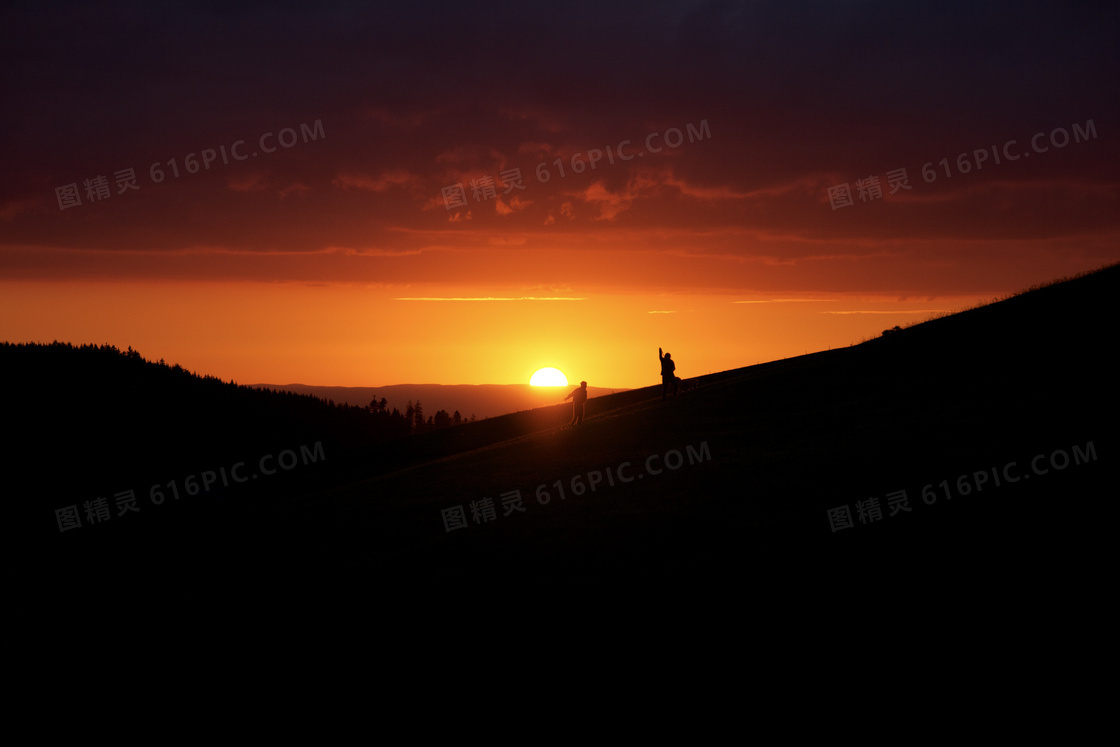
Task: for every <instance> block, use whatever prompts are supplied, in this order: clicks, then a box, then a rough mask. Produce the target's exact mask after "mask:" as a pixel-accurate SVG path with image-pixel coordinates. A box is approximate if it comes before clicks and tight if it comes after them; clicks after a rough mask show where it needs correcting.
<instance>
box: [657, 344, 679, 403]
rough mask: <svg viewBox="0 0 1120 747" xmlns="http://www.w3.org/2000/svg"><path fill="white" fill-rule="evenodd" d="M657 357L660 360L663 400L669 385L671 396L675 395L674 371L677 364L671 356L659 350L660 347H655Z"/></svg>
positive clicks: (675, 381)
mask: <svg viewBox="0 0 1120 747" xmlns="http://www.w3.org/2000/svg"><path fill="white" fill-rule="evenodd" d="M657 357H658V358H659V359H660V360H661V400H662V401H664V400H665V397H666V396H667V395H668V393H669V387H672V388H673V396H674V397H675V396H677V376H676V374H675V373H674V372H675V371H676V370H677V364H676V363H674V362H673V356H672V355H671V354H670V353H663V352H661V348H658V349H657Z"/></svg>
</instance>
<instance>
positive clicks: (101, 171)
mask: <svg viewBox="0 0 1120 747" xmlns="http://www.w3.org/2000/svg"><path fill="white" fill-rule="evenodd" d="M0 37H2V47H0V59H2V63H3V64H2V65H0V92H2V94H3V102H4V106H3V108H2V113H0V128H2V132H3V138H2V139H0V163H2V164H3V166H4V178H3V179H2V180H0V339H3V340H6V341H9V342H51V341H53V340H59V341H64V342H72V343H74V344H83V343H94V344H111V345H116V346H117V347H119V348H121V349H125V348H127V347H132V348H133V349H135V350H137V351H139V352H140V353H141V355H143V356H144V357H145V358H147V359H149V360H161V359H163V360H165V361H166V362H167V363H169V364H172V363H178V364H180V365H182V366H183V367H185V368H188V369H190V370H192V371H195V372H197V373H199V374H206V375H211V376H217V377H219V378H221V379H223V380H227V381H236V382H238V383H241V384H255V383H270V384H287V383H303V384H312V385H324V386H386V385H391V384H404V383H417V384H419V383H442V384H506V383H527V382H528V381H529V378H530V376H531V375H532V373H533V372H534V371H536V370H537V369H538V368H541V367H544V366H554V367H556V368H559V369H561V370H562V371H564V372H565V373H566V374H567V376H568V378H569V380H572V381H576V382H578V381H579V380H581V379H584V380H587V381H588V382H589V384H590V385H592V386H603V387H616V388H620V387H637V386H646V385H650V384H656V383H658V382H659V378H658V377H659V372H660V366H659V364H658V362H657V359H656V357H655V356H656V350H657V348H658V347H662V348H664V349H665V350H666V351H669V352H670V353H672V355H673V358H674V359H675V360H676V361H677V372H678V374H679V375H681V376H684V377H689V376H693V375H699V374H705V373H709V372H714V371H721V370H727V369H731V368H737V367H740V366H745V365H751V364H754V363H759V362H764V361H768V360H775V359H780V358H785V357H789V356H794V355H801V354H803V353H807V352H814V351H817V350H825V349H829V348H836V347H843V346H847V345H850V344H853V343H859V342H861V341H863V340H866V339H870V338H872V337H875V336H878V335H879V334H880V333H881V332H882V330H884V329H887V328H890V327H893V326H896V325H899V326H906V325H908V324H911V323H915V322H920V321H923V320H925V319H928V318H931V317H933V316H936V315H939V314H944V313H948V312H952V311H957V310H961V309H964V308H968V307H970V306H974V305H976V304H979V303H983V302H987V301H991V300H993V299H995V298H1001V297H1005V296H1007V295H1009V294H1011V293H1014V292H1017V291H1021V290H1024V289H1026V288H1028V287H1030V286H1032V285H1036V284H1039V283H1044V282H1047V281H1050V280H1054V279H1057V278H1060V277H1066V276H1070V275H1074V274H1077V273H1081V272H1085V271H1089V270H1093V269H1097V268H1099V267H1102V266H1105V265H1108V264H1112V263H1115V262H1117V261H1120V242H1118V241H1117V239H1118V236H1120V189H1118V183H1120V177H1118V174H1117V170H1116V166H1117V165H1118V164H1120V145H1118V137H1117V132H1118V127H1120V96H1117V91H1120V74H1118V73H1120V6H1118V5H1117V4H1116V3H1114V2H1070V1H1069V0H1066V1H1065V2H1045V1H1043V2H1031V3H1029V4H1022V3H1005V2H999V3H996V2H974V1H973V2H936V3H934V2H897V1H896V2H880V1H877V0H871V1H867V2H843V1H837V0H828V1H824V0H821V1H817V2H789V1H781V0H779V1H769V0H765V1H758V2H703V1H700V0H696V1H680V2H656V1H654V2H647V1H643V2H638V1H636V0H635V1H634V2H609V3H598V2H590V1H589V2H552V3H547V4H538V3H524V2H486V3H472V2H465V1H461V2H456V3H442V2H441V3H429V2H415V3H399V2H395V3H381V2H368V3H366V2H329V1H326V2H319V3H317V4H315V5H314V7H312V4H309V3H302V2H301V3H282V2H281V3H258V2H234V3H224V2H197V3H179V2H161V3H144V2H107V3H96V4H89V3H50V2H34V3H31V2H14V3H11V2H10V3H6V4H5V5H4V6H3V9H2V10H0Z"/></svg>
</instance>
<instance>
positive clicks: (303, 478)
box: [52, 267, 1120, 593]
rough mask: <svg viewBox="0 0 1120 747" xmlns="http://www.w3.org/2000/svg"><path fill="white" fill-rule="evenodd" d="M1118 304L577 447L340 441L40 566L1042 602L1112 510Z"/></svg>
mask: <svg viewBox="0 0 1120 747" xmlns="http://www.w3.org/2000/svg"><path fill="white" fill-rule="evenodd" d="M1118 290H1120V268H1118V267H1112V268H1108V269H1106V270H1103V271H1101V272H1098V273H1094V274H1091V275H1088V276H1085V277H1080V278H1076V279H1074V280H1070V281H1067V282H1064V283H1059V284H1055V285H1053V286H1049V287H1045V288H1040V289H1036V290H1033V291H1031V292H1029V293H1025V294H1022V295H1019V296H1015V297H1012V298H1009V299H1007V300H1005V301H1002V302H999V303H996V304H992V305H989V306H985V307H981V308H977V309H973V310H971V311H968V312H965V313H962V314H958V315H954V316H951V317H946V318H943V319H938V320H934V321H931V322H927V323H924V324H920V325H917V326H914V327H912V328H909V329H905V330H901V331H897V332H893V333H891V334H889V335H886V336H884V337H882V338H879V339H875V340H871V341H869V342H866V343H864V344H861V345H857V346H853V347H850V348H845V349H840V350H833V351H829V352H822V353H817V354H813V355H808V356H802V357H799V358H793V359H789V360H784V361H776V362H773V363H768V364H764V365H759V366H751V367H748V368H743V369H738V370H735V371H728V372H723V373H720V374H713V375H710V376H706V377H701V378H700V380H699V386H698V387H697V388H696V389H695V390H694V391H692V392H690V393H689V394H687V395H686V396H682V397H680V398H678V399H676V400H673V401H669V402H662V401H661V400H660V393H659V391H658V390H657V388H654V387H650V388H646V389H640V390H633V391H630V392H625V393H620V394H616V395H611V396H607V397H601V398H599V399H596V400H592V401H591V402H589V408H588V409H589V412H588V414H589V418H588V421H587V422H586V423H585V425H584V426H583V427H582V428H580V429H577V430H564V429H559V428H558V426H559V425H560V424H562V423H563V422H565V421H566V419H567V413H568V412H569V409H568V407H567V406H557V407H552V408H542V409H539V410H534V411H531V412H522V413H515V414H513V415H509V416H504V417H500V418H493V419H490V420H487V421H483V422H478V423H472V424H467V425H463V426H459V427H456V428H450V429H447V430H444V431H439V432H435V433H429V434H424V435H422V436H415V437H410V438H407V439H400V440H396V441H392V442H388V443H381V444H368V443H367V444H358V445H354V444H353V443H351V444H347V448H346V449H345V450H343V449H342V448H341V447H339V450H338V453H339V454H340V456H338V457H337V458H336V456H335V452H332V451H330V450H329V449H328V450H327V452H326V457H327V458H326V462H323V463H319V464H317V465H312V466H308V467H307V468H306V469H304V468H303V467H302V466H301V467H300V468H299V469H293V470H291V471H290V472H288V473H284V474H281V475H278V476H277V477H276V478H275V479H273V480H272V482H270V483H269V485H270V486H273V487H274V489H273V487H270V489H269V490H258V491H255V492H251V491H249V490H248V489H244V490H242V492H240V493H238V492H236V491H234V490H230V491H229V494H228V498H227V499H226V503H225V504H223V505H222V509H221V512H219V511H218V508H216V507H215V506H214V504H213V502H210V503H206V502H204V501H202V500H199V501H197V502H196V504H195V505H196V506H198V509H197V510H196V511H195V513H194V514H189V512H186V511H185V512H183V513H184V515H183V516H182V517H179V516H178V515H175V517H174V520H172V519H171V517H172V514H171V512H165V514H164V516H166V517H168V518H167V519H166V520H165V521H163V522H161V524H160V526H159V527H158V529H153V530H151V531H148V530H147V529H145V531H144V532H134V533H132V534H131V535H129V536H127V537H125V536H123V535H122V536H121V537H114V539H113V541H112V542H101V541H99V539H100V538H99V537H98V536H97V535H95V532H96V530H99V529H102V527H93V528H92V531H90V532H87V533H86V534H84V535H83V534H82V533H83V532H85V529H86V528H83V529H82V530H78V531H73V532H67V533H63V534H61V535H60V536H56V537H54V538H53V540H54V541H53V544H52V547H53V549H54V550H56V551H61V552H66V551H68V550H69V549H71V548H74V547H81V548H82V552H84V553H95V554H98V553H102V554H108V555H107V556H111V557H113V558H115V559H118V560H119V559H120V558H121V557H124V558H129V557H135V556H136V554H138V553H142V554H144V556H145V557H148V558H151V557H158V558H159V562H160V564H161V567H163V568H169V567H175V568H178V569H179V570H180V571H182V572H183V573H185V574H188V575H190V574H197V575H199V576H200V577H205V578H209V579H211V580H223V581H226V582H228V581H229V580H230V579H237V580H239V582H240V581H246V580H248V579H251V580H252V583H262V582H264V581H266V580H278V579H279V580H282V581H283V582H284V583H289V582H291V583H295V582H308V583H317V582H320V581H322V580H323V579H335V580H338V579H342V578H346V579H349V580H352V581H353V583H357V584H361V585H368V586H370V588H381V589H384V588H386V587H387V586H388V585H396V584H402V583H403V584H406V585H411V586H412V588H413V589H424V588H435V587H436V585H451V586H456V585H458V586H459V587H460V588H462V587H463V586H464V585H477V584H481V583H485V582H486V580H487V579H490V580H491V581H494V582H497V580H498V579H500V583H502V584H504V585H505V586H506V588H510V589H512V588H516V585H517V584H521V583H526V582H528V583H534V584H536V583H541V582H552V581H555V580H558V579H564V580H578V581H579V582H580V583H585V584H588V585H589V586H594V587H595V588H598V589H608V588H625V587H628V586H632V585H633V584H635V583H647V582H649V583H653V582H657V583H677V584H687V585H702V586H704V587H706V588H715V589H721V590H723V591H724V592H730V591H732V590H739V591H743V590H751V589H753V590H758V589H760V588H762V587H766V586H769V587H773V588H776V589H784V590H792V589H802V590H807V589H810V588H813V589H816V590H817V591H820V590H821V589H824V588H844V589H849V588H851V589H858V588H863V589H867V588H875V589H880V590H884V589H888V588H898V587H900V586H913V585H914V584H917V585H919V587H921V586H922V585H923V584H929V583H933V582H934V581H935V580H936V582H937V583H939V584H959V585H961V588H964V587H968V588H970V589H974V590H975V589H978V588H985V587H986V585H987V584H989V583H993V582H994V580H995V579H997V578H998V579H999V584H1000V588H1002V589H1007V588H1011V587H1012V586H1016V585H1018V586H1023V585H1033V586H1035V587H1036V588H1050V587H1052V586H1053V585H1055V584H1059V583H1061V582H1062V580H1068V578H1070V573H1071V572H1072V571H1073V569H1074V568H1075V567H1079V565H1080V564H1082V563H1086V562H1091V561H1093V560H1094V558H1095V555H1096V553H1097V552H1099V548H1097V547H1095V546H1094V544H1093V543H1092V541H1091V540H1090V539H1088V538H1089V537H1090V536H1091V535H1092V530H1093V523H1094V518H1093V516H1094V511H1095V508H1094V507H1095V506H1097V505H1098V504H1100V503H1102V502H1104V501H1106V500H1107V499H1108V497H1111V496H1114V495H1115V479H1116V477H1117V459H1116V456H1115V455H1116V453H1117V448H1118V443H1117V438H1116V423H1117V415H1118V414H1120V411H1118V408H1117V394H1116V390H1117V387H1116V386H1115V381H1114V379H1115V367H1114V365H1113V363H1112V348H1113V347H1114V342H1113V340H1114V337H1115V331H1114V330H1115V324H1114V321H1115V312H1114V311H1113V309H1112V299H1114V298H1116V297H1117V291H1118ZM225 425H227V426H228V424H225ZM309 438H310V437H303V438H302V440H303V441H307V440H309ZM296 441H300V438H298V437H297V438H296ZM293 443H294V442H293ZM287 448H289V449H293V448H296V447H292V446H288V447H287ZM343 455H344V456H343ZM323 464H329V465H331V471H330V472H326V471H323V472H315V469H317V468H319V467H322V466H323ZM328 475H329V477H328ZM608 475H609V477H608ZM270 479H271V478H270ZM593 482H594V483H595V485H594V487H595V489H594V491H592V490H590V489H589V487H590V485H591V483H593ZM612 483H613V484H612ZM515 491H519V492H520V503H518V504H517V505H516V506H511V505H508V501H510V500H511V499H516V498H517V496H516V495H515ZM903 491H904V492H905V498H906V504H905V508H909V509H910V510H909V511H905V510H903V509H902V507H899V506H896V505H894V503H895V502H896V501H897V499H899V498H901V497H902V494H903ZM545 492H547V502H545ZM561 492H563V497H562V496H561ZM487 499H489V500H490V501H492V506H493V513H492V514H490V513H489V512H488V509H487V503H486V500H487ZM872 499H874V501H875V502H877V505H873V504H872ZM472 502H473V503H474V506H473V508H472ZM861 503H862V507H863V509H864V511H863V517H862V520H861V512H860V507H861ZM182 504H183V505H186V504H187V501H185V500H184V501H182ZM460 507H461V509H462V513H461V514H456V513H455V512H457V511H458V509H459V508H460ZM844 507H846V508H847V511H848V515H849V516H850V523H848V524H847V525H845V524H840V523H838V518H837V517H838V516H841V515H842V510H841V509H842V508H844ZM474 509H477V515H476V513H475V510H474ZM519 509H523V510H519ZM830 512H832V513H830ZM892 513H893V515H892ZM456 516H457V517H458V518H459V520H465V524H464V525H461V526H459V527H458V528H455V527H456V526H457V525H456V523H455V517H456ZM448 522H450V523H448ZM137 526H139V525H137ZM840 527H843V528H840ZM449 529H450V531H449ZM68 535H69V536H68ZM79 535H81V537H80V538H79ZM200 548H204V552H202V551H200ZM1059 548H1060V549H1059ZM472 588H473V586H472ZM744 593H745V592H744ZM752 593H753V592H752ZM791 593H792V592H791Z"/></svg>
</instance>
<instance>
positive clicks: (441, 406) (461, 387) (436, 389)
mask: <svg viewBox="0 0 1120 747" xmlns="http://www.w3.org/2000/svg"><path fill="white" fill-rule="evenodd" d="M253 386H254V387H259V388H262V389H271V390H275V391H285V392H295V393H297V394H310V395H311V396H313V397H317V398H319V399H321V400H331V401H333V402H336V403H339V404H348V405H354V406H357V407H365V406H366V405H368V404H369V402H370V400H371V399H374V398H378V399H380V398H385V399H386V400H387V401H388V406H389V407H390V408H394V407H395V408H397V409H399V410H402V411H403V410H404V409H405V407H406V406H407V404H408V403H409V402H417V401H420V402H422V403H423V404H424V411H425V412H435V411H437V410H445V411H447V412H454V411H456V410H458V411H459V412H460V413H461V414H462V416H463V418H464V419H466V418H469V417H470V416H472V415H473V416H475V417H476V418H490V417H496V416H498V415H505V414H506V413H510V412H517V411H518V410H531V409H533V408H536V407H545V406H548V405H552V404H556V403H557V402H561V401H563V399H564V396H565V395H567V394H568V392H570V391H572V389H573V388H575V387H576V386H578V383H576V384H572V385H571V386H562V387H540V386H530V385H529V384H395V385H393V386H381V387H343V386H309V385H306V384H254V385H253ZM587 391H588V393H589V395H590V396H591V397H601V396H603V395H606V394H613V393H615V392H619V391H625V390H624V389H619V388H617V387H616V388H613V389H611V388H607V387H595V386H588V387H587Z"/></svg>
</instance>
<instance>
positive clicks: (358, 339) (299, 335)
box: [3, 282, 988, 388]
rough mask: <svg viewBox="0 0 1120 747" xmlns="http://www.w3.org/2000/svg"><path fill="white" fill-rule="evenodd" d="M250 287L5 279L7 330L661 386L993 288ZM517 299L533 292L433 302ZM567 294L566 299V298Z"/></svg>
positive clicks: (365, 371)
mask: <svg viewBox="0 0 1120 747" xmlns="http://www.w3.org/2000/svg"><path fill="white" fill-rule="evenodd" d="M424 290H425V293H426V294H428V295H426V296H424V298H425V299H428V300H402V299H412V298H420V297H417V296H412V295H406V294H407V293H411V292H412V289H391V288H383V287H377V286H360V285H318V286H308V285H289V284H274V285H266V284H259V283H258V284H250V283H139V282H130V283H81V284H77V283H70V284H44V283H22V284H6V285H5V286H4V287H3V298H4V306H5V313H4V320H5V322H4V324H5V332H6V338H7V339H10V340H13V341H26V340H45V341H50V340H53V339H58V340H75V341H86V340H89V341H94V340H101V339H105V338H106V334H107V333H106V331H107V330H111V331H112V333H111V335H110V336H109V337H108V339H110V340H112V341H113V344H116V345H118V346H120V347H121V348H122V349H124V348H127V347H128V346H131V347H133V348H134V349H136V350H138V351H140V352H141V354H142V355H144V356H145V357H146V358H148V359H150V360H159V359H161V358H162V359H164V360H166V361H167V362H168V363H169V364H170V363H179V364H180V365H183V366H184V367H186V368H188V369H190V370H194V371H199V372H205V373H208V374H210V375H213V376H218V377H219V378H222V379H225V380H234V381H237V382H238V383H242V384H250V383H270V384H288V383H311V384H319V385H337V386H386V385H390V384H400V383H442V384H492V383H502V384H507V383H527V382H528V380H529V377H530V376H531V375H532V374H533V372H534V371H536V370H537V369H538V368H541V367H544V366H555V367H557V368H559V369H560V370H562V371H563V372H564V373H565V374H566V375H567V376H568V378H569V379H570V380H572V381H579V380H580V379H586V380H587V381H588V382H589V383H591V384H592V385H594V386H604V387H617V388H633V387H639V386H647V385H650V384H655V383H657V382H658V380H659V379H658V374H659V365H658V362H657V357H656V356H657V348H658V347H659V346H660V347H664V348H665V349H666V350H667V351H669V352H670V353H672V354H673V356H674V358H675V359H676V360H677V362H678V363H677V366H678V369H677V370H678V374H680V375H682V376H686V377H687V376H694V375H699V374H706V373H710V372H713V371H721V370H726V369H729V368H736V367H739V366H743V365H750V364H753V363H758V362H762V361H767V360H773V359H776V358H783V357H788V356H793V355H800V354H802V353H805V352H813V351H815V350H823V349H826V348H828V347H838V346H843V345H848V344H851V343H855V342H860V341H861V340H863V339H866V338H868V337H874V336H877V335H878V334H879V333H880V332H881V331H882V330H883V329H885V328H888V327H892V326H894V325H896V324H899V325H906V324H909V323H911V322H913V321H919V320H922V319H927V318H929V317H931V316H933V315H935V314H936V313H939V312H942V311H948V310H952V309H959V308H963V307H965V306H967V305H969V304H971V303H974V302H977V301H979V300H988V299H987V298H979V297H973V296H970V297H954V298H948V297H945V298H940V299H932V300H930V299H905V300H900V299H898V298H897V297H895V298H888V297H884V296H878V297H876V296H871V295H865V296H850V295H846V294H812V295H809V294H798V295H797V296H796V297H793V296H791V297H784V298H777V297H773V296H769V295H758V294H734V295H722V294H706V295H691V294H658V295H641V294H617V293H616V294H610V293H605V292H589V293H586V294H584V295H582V296H576V295H572V296H568V297H566V299H567V300H540V299H535V300H530V299H529V298H527V297H515V296H512V295H510V294H508V293H504V294H503V293H502V292H500V291H495V292H494V293H487V292H486V290H485V289H482V293H483V294H484V295H470V296H464V295H462V294H464V293H466V292H468V291H469V292H470V293H471V294H477V293H478V292H479V289H478V288H473V287H472V288H469V289H467V288H462V287H438V288H425V289H424ZM456 298H458V299H463V298H487V299H497V298H507V299H521V300H501V301H500V300H434V299H456ZM554 298H565V297H554Z"/></svg>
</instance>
